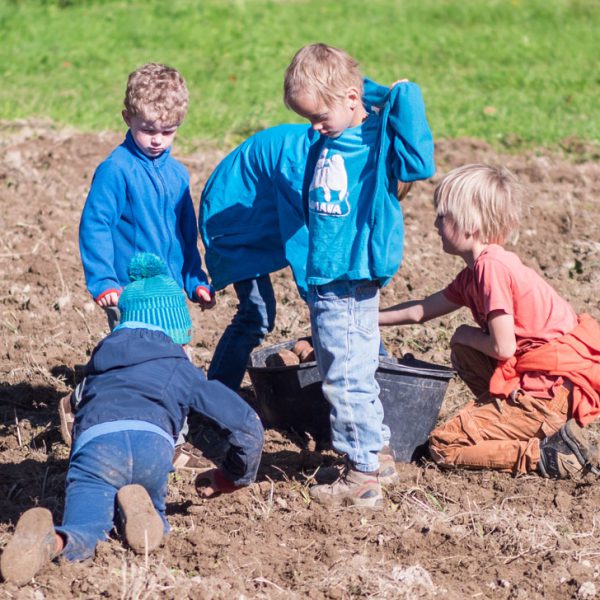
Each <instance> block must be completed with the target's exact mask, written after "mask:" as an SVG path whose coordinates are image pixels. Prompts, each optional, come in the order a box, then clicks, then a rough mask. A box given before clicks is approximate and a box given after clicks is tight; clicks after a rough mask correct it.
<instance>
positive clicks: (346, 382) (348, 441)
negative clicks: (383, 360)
mask: <svg viewBox="0 0 600 600" xmlns="http://www.w3.org/2000/svg"><path fill="white" fill-rule="evenodd" d="M308 305H309V310H310V321H311V328H312V339H313V347H314V349H315V357H316V360H317V365H318V367H319V372H320V375H321V377H322V379H323V395H324V396H325V398H326V399H327V401H328V402H329V404H330V406H331V413H330V423H331V439H332V444H333V447H334V448H335V449H336V450H337V451H338V452H340V453H343V454H347V455H348V459H349V460H350V462H351V463H352V465H353V466H354V468H355V469H356V470H358V471H376V470H378V469H379V459H378V453H379V452H380V451H381V449H382V448H383V445H384V443H385V442H386V440H385V439H384V438H385V437H387V439H388V440H389V429H387V428H385V429H384V427H383V406H382V405H381V401H380V400H379V384H378V383H377V381H376V380H375V371H376V370H377V367H378V365H379V348H380V335H379V324H378V319H379V286H378V284H377V283H376V282H372V281H334V282H332V283H328V284H326V285H319V286H310V288H309V293H308Z"/></svg>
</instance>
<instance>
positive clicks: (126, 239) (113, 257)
mask: <svg viewBox="0 0 600 600" xmlns="http://www.w3.org/2000/svg"><path fill="white" fill-rule="evenodd" d="M188 95H189V94H188V89H187V86H186V83H185V80H184V79H183V77H182V76H181V74H180V73H179V72H178V71H177V70H175V69H173V68H171V67H168V66H166V65H162V64H156V63H149V64H146V65H143V66H142V67H139V68H138V69H136V70H135V71H133V72H132V73H131V74H130V75H129V79H128V81H127V90H126V93H125V102H124V104H125V108H124V110H123V112H122V115H123V120H124V121H125V123H126V124H127V126H128V127H129V130H128V132H127V134H126V136H125V140H124V142H123V143H122V144H121V145H120V146H118V147H117V148H116V149H115V150H114V151H113V152H112V153H111V154H110V156H109V157H108V158H107V159H106V160H104V161H103V162H102V163H101V164H100V166H99V167H98V168H97V169H96V172H95V174H94V178H93V181H92V186H91V188H90V191H89V194H88V197H87V200H86V203H85V206H84V209H83V213H82V215H81V223H80V227H79V248H80V253H81V260H82V263H83V268H84V272H85V279H86V284H87V288H88V290H89V292H90V294H91V295H92V297H93V298H94V300H95V301H96V303H97V304H98V305H99V306H101V307H102V308H104V309H105V310H106V311H107V315H108V320H109V325H110V327H111V329H112V328H113V327H114V326H115V325H116V324H117V323H118V320H119V316H118V308H117V305H118V300H119V294H120V293H121V290H122V289H123V287H124V286H125V285H127V284H128V283H129V279H128V275H127V265H128V264H129V261H130V260H131V258H132V256H133V255H134V254H136V253H137V252H152V253H154V254H156V255H157V256H159V257H160V258H162V259H163V260H164V261H165V263H166V264H167V267H168V270H169V274H170V276H171V277H173V279H175V281H176V282H177V283H178V284H179V285H180V286H181V287H182V288H184V289H185V292H186V294H187V296H188V298H189V299H190V300H191V301H192V302H197V303H199V304H200V306H201V307H203V308H212V306H214V291H213V289H212V287H211V286H210V285H209V283H208V280H207V277H206V275H205V273H204V272H203V271H202V268H201V261H200V254H199V253H198V247H197V237H198V229H197V224H196V215H195V212H194V207H193V204H192V199H191V196H190V188H189V175H188V173H187V170H186V169H185V167H184V166H183V165H182V164H181V163H180V162H178V161H177V160H175V159H174V158H173V157H172V156H171V145H172V144H173V141H174V139H175V134H176V132H177V128H178V127H179V126H180V125H181V123H182V122H183V119H184V118H185V115H186V112H187V108H188Z"/></svg>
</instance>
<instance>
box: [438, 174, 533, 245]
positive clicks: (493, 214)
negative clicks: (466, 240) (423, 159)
mask: <svg viewBox="0 0 600 600" xmlns="http://www.w3.org/2000/svg"><path fill="white" fill-rule="evenodd" d="M522 195H523V188H522V186H521V184H520V183H519V182H518V180H517V178H516V177H515V175H513V173H511V172H510V171H509V170H508V169H506V168H504V167H495V166H490V165H479V164H473V165H464V166H462V167H459V168H458V169H454V170H452V171H450V172H449V173H448V174H447V175H446V176H445V177H444V178H443V179H442V181H441V182H440V183H439V185H438V186H437V187H436V188H435V191H434V193H433V203H434V206H435V209H436V212H437V215H438V216H446V215H447V216H448V217H449V218H450V219H451V220H452V223H453V225H454V227H455V228H456V230H457V231H460V232H462V233H477V235H478V238H479V240H480V241H481V242H483V243H485V244H504V243H505V242H508V241H516V238H517V234H518V228H519V221H520V216H521V200H522Z"/></svg>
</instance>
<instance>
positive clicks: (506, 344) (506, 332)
mask: <svg viewBox="0 0 600 600" xmlns="http://www.w3.org/2000/svg"><path fill="white" fill-rule="evenodd" d="M487 323H488V329H489V333H486V332H485V331H482V330H481V329H480V328H479V327H471V326H469V325H461V326H460V327H459V328H458V329H457V330H456V331H455V332H454V335H453V336H452V339H451V340H450V345H451V346H454V345H455V344H462V345H463V346H469V347H471V348H475V350H479V351H480V352H483V353H484V354H486V355H487V356H491V357H492V358H495V359H497V360H508V359H509V358H511V356H513V355H514V354H515V352H516V350H517V339H516V337H515V321H514V318H513V316H512V315H509V314H507V313H505V312H504V311H502V310H494V311H492V312H491V313H490V314H489V315H488V320H487Z"/></svg>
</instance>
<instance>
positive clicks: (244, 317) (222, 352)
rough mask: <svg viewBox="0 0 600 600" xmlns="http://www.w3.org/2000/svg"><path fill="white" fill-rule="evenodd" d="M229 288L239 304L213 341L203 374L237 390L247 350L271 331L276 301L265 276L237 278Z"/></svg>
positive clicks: (255, 345) (248, 353)
mask: <svg viewBox="0 0 600 600" xmlns="http://www.w3.org/2000/svg"><path fill="white" fill-rule="evenodd" d="M233 288H234V289H235V293H236V294H237V297H238V300H239V302H240V303H239V305H238V308H237V312H236V313H235V315H234V317H233V319H232V321H231V323H230V324H229V325H228V326H227V328H226V329H225V331H224V332H223V335H222V336H221V339H220V340H219V343H218V344H217V348H216V349H215V353H214V355H213V358H212V361H211V363H210V367H209V368H208V374H207V376H208V379H216V380H217V381H220V382H221V383H223V384H224V385H226V386H227V387H228V388H229V389H232V390H233V391H234V392H237V391H238V389H239V387H240V385H241V383H242V379H243V378H244V372H245V371H246V365H247V364H248V358H249V357H250V353H251V352H252V350H254V348H256V347H258V346H260V344H262V342H263V340H264V339H265V335H267V333H269V332H270V331H273V327H274V325H275V313H276V302H275V293H274V292H273V285H272V284H271V279H270V278H269V276H268V275H262V276H261V277H257V278H255V279H245V280H244V281H238V282H237V283H234V284H233Z"/></svg>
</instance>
